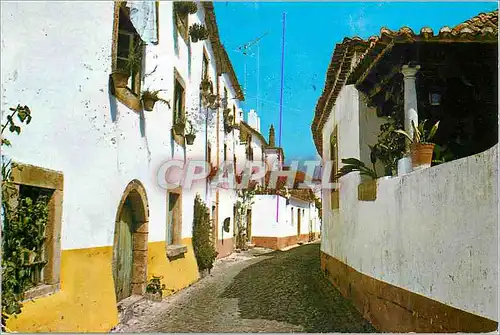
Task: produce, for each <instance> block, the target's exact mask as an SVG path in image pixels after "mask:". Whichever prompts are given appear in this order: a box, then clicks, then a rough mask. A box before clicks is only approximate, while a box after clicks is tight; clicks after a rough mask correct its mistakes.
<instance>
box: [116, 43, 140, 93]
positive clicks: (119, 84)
mask: <svg viewBox="0 0 500 335" xmlns="http://www.w3.org/2000/svg"><path fill="white" fill-rule="evenodd" d="M119 62H121V63H119V64H118V66H117V69H116V70H114V71H113V72H112V73H111V78H112V79H113V84H114V86H115V87H116V88H125V87H127V85H128V79H129V78H130V76H131V75H132V73H135V72H137V71H138V70H139V69H140V67H141V65H142V44H137V46H136V47H135V48H134V49H133V50H132V52H131V53H130V54H129V57H128V58H127V59H126V60H121V59H120V60H119Z"/></svg>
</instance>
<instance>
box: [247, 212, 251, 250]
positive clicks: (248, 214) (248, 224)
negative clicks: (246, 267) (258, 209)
mask: <svg viewBox="0 0 500 335" xmlns="http://www.w3.org/2000/svg"><path fill="white" fill-rule="evenodd" d="M247 241H248V242H252V210H251V209H247Z"/></svg>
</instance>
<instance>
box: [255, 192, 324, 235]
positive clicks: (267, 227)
mask: <svg viewBox="0 0 500 335" xmlns="http://www.w3.org/2000/svg"><path fill="white" fill-rule="evenodd" d="M253 201H254V204H253V205H252V236H265V237H286V236H295V235H297V233H298V227H297V225H298V222H297V209H300V211H301V224H300V234H308V233H309V228H310V225H309V220H310V219H311V217H312V216H313V215H314V214H311V213H313V211H314V212H315V211H316V209H315V207H312V208H313V209H311V207H310V205H309V203H308V202H306V201H302V200H298V199H294V198H292V199H290V202H289V204H287V201H286V199H285V198H283V197H281V196H279V205H277V203H276V202H277V201H276V196H275V195H256V196H255V197H254V199H253ZM277 206H278V207H277ZM277 210H278V221H276V211H277ZM292 210H293V215H294V219H293V221H292V219H291V212H292ZM302 210H303V211H304V213H303V214H302ZM313 220H314V219H313ZM315 222H316V221H315ZM314 227H317V228H319V226H318V225H317V223H316V225H314V224H313V230H312V231H319V230H315V229H314Z"/></svg>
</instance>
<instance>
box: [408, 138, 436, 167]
mask: <svg viewBox="0 0 500 335" xmlns="http://www.w3.org/2000/svg"><path fill="white" fill-rule="evenodd" d="M433 152H434V143H413V144H412V145H411V165H412V167H413V168H414V169H415V168H424V167H430V166H431V162H432V153H433Z"/></svg>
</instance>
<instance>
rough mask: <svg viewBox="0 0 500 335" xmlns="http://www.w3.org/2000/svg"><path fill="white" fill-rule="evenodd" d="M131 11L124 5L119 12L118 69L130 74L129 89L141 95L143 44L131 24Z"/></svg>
mask: <svg viewBox="0 0 500 335" xmlns="http://www.w3.org/2000/svg"><path fill="white" fill-rule="evenodd" d="M129 15H130V9H129V8H128V7H126V6H124V5H122V6H121V7H120V10H119V22H118V34H117V38H116V40H117V43H116V69H117V70H125V71H127V72H130V77H129V81H128V85H127V87H129V88H130V89H131V90H132V92H134V93H135V94H137V95H139V94H140V84H141V70H142V59H143V42H142V40H141V38H140V36H139V34H138V33H137V31H136V30H135V28H134V26H133V25H132V22H130V18H129Z"/></svg>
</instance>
